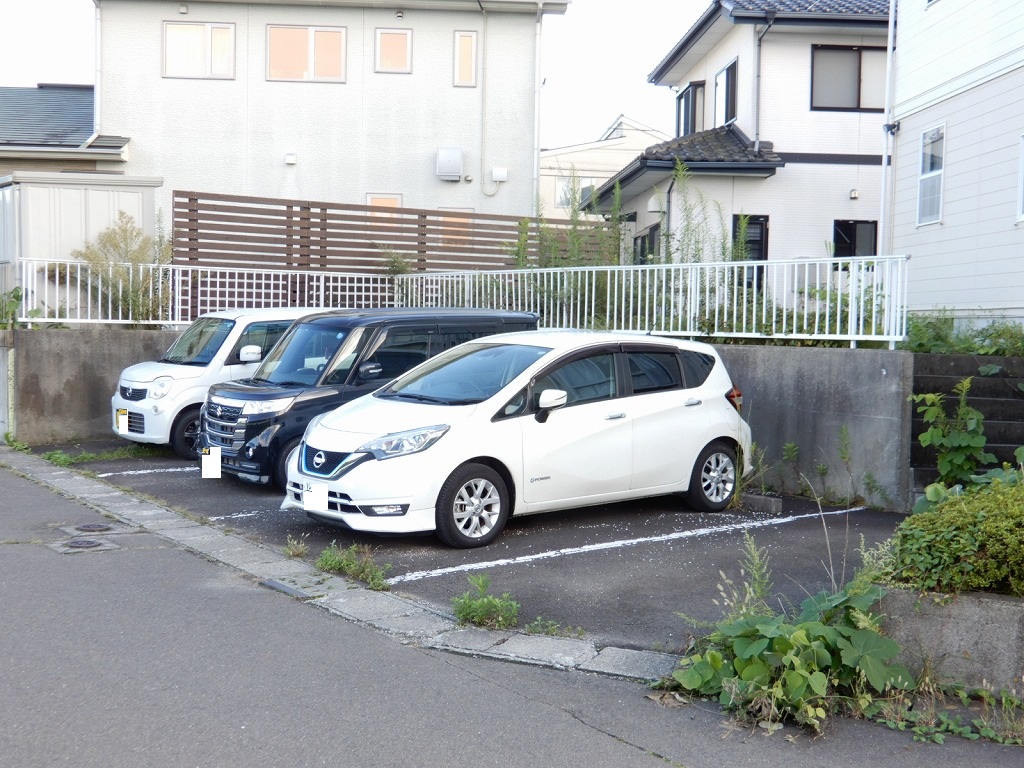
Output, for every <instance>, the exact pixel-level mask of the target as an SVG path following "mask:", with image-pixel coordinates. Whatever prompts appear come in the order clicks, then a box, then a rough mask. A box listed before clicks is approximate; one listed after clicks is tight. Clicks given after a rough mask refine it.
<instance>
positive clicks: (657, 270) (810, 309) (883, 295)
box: [16, 256, 908, 347]
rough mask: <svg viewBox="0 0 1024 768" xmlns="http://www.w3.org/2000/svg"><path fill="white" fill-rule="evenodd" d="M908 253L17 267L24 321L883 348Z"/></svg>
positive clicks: (896, 336)
mask: <svg viewBox="0 0 1024 768" xmlns="http://www.w3.org/2000/svg"><path fill="white" fill-rule="evenodd" d="M907 263H908V258H907V257H906V256H875V257H866V258H856V259H771V260H768V261H735V262H714V263H711V262H699V263H687V264H656V265H647V266H625V267H576V268H564V269H524V270H501V271H464V272H434V273H431V272H427V273H413V274H406V275H399V276H397V277H392V276H390V275H386V274H366V273H342V272H324V271H306V272H298V271H296V272H292V271H287V270H267V269H234V268H229V267H222V268H211V267H193V266H186V265H179V264H172V265H142V266H138V265H136V266H129V265H107V266H104V267H102V268H98V269H97V268H95V267H92V266H90V265H89V264H86V263H84V262H80V261H40V260H31V259H26V260H21V261H20V262H18V264H17V265H16V266H17V279H16V282H17V284H18V285H19V286H20V287H21V289H22V301H21V306H20V309H19V311H18V314H17V320H18V321H19V322H22V323H33V324H34V323H117V324H134V325H138V324H179V323H187V322H189V321H191V320H192V319H193V318H195V317H196V316H197V315H199V314H202V313H204V312H209V311H213V310H217V309H233V308H259V307H284V306H296V307H303V306H310V307H313V306H315V307H371V306H395V305H399V306H434V307H438V306H449V307H452V306H473V307H488V308H494V309H516V310H525V311H531V312H536V313H537V314H538V315H540V318H541V325H542V326H543V327H548V328H554V327H574V328H606V329H610V330H631V331H645V332H646V331H650V332H656V333H666V334H672V335H678V336H690V337H707V338H716V337H717V338H770V337H784V338H788V339H816V340H829V341H835V342H846V343H849V344H850V345H851V346H856V345H857V343H858V342H862V341H875V342H886V343H888V345H889V346H890V347H891V346H894V345H895V343H896V342H897V341H900V340H901V339H903V338H904V336H905V335H906V321H907V313H906V289H907V276H906V271H907Z"/></svg>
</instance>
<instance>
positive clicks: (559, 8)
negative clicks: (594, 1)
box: [154, 0, 570, 14]
mask: <svg viewBox="0 0 1024 768" xmlns="http://www.w3.org/2000/svg"><path fill="white" fill-rule="evenodd" d="M154 1H158V2H165V0H154ZM216 2H219V3H221V4H225V3H226V4H229V5H252V4H253V3H257V4H259V5H285V6H289V5H290V6H295V5H316V6H337V7H339V8H346V7H347V8H365V7H374V6H376V7H385V8H401V9H402V10H405V11H481V10H483V11H487V12H488V13H530V14H534V13H538V12H540V13H545V14H552V13H558V14H564V13H565V11H566V8H568V6H569V2H570V0H544V2H538V0H402V2H400V3H390V2H384V1H383V0H216ZM197 4H203V5H205V4H206V3H205V2H203V0H199V2H198V3H197Z"/></svg>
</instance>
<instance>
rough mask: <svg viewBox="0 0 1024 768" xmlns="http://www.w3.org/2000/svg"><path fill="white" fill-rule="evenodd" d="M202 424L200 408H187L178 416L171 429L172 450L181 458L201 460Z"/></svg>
mask: <svg viewBox="0 0 1024 768" xmlns="http://www.w3.org/2000/svg"><path fill="white" fill-rule="evenodd" d="M201 429H202V424H201V423H200V420H199V408H187V409H185V410H184V411H182V412H181V413H180V414H178V418H177V419H175V420H174V426H173V427H171V448H173V449H174V452H175V453H176V454H178V455H179V456H180V457H181V458H183V459H187V460H188V461H197V460H198V459H199V431H200V430H201Z"/></svg>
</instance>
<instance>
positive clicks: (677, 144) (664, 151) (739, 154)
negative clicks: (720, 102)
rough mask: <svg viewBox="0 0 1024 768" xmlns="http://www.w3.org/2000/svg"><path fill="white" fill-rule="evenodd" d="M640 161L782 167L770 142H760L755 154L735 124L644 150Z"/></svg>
mask: <svg viewBox="0 0 1024 768" xmlns="http://www.w3.org/2000/svg"><path fill="white" fill-rule="evenodd" d="M643 157H646V158H649V159H653V160H670V161H672V162H673V163H674V162H675V161H676V160H681V161H682V162H684V163H686V165H688V166H693V165H702V164H704V163H726V164H728V165H731V166H740V165H763V166H766V167H773V168H778V167H780V166H782V165H785V163H783V161H782V158H780V157H779V156H778V155H777V154H775V152H774V151H773V147H772V144H771V142H768V141H762V142H761V144H760V146H759V147H758V150H757V151H756V152H755V151H754V145H753V143H752V142H751V141H750V140H749V139H748V138H747V137H746V135H744V133H743V131H741V130H740V129H739V128H737V127H736V124H735V123H729V125H723V126H719V127H718V128H712V129H710V130H707V131H700V132H699V133H692V134H690V135H689V136H680V137H679V138H676V139H672V140H671V141H665V142H662V143H661V144H655V145H654V146H653V147H648V148H647V149H645V150H644V154H643Z"/></svg>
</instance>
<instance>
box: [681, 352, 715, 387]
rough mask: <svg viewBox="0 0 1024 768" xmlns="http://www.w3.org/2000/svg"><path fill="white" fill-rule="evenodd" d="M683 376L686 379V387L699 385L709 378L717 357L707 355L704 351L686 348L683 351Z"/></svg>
mask: <svg viewBox="0 0 1024 768" xmlns="http://www.w3.org/2000/svg"><path fill="white" fill-rule="evenodd" d="M682 361H683V377H684V378H685V379H686V388H687V389H692V388H693V387H699V386H700V385H701V384H703V383H704V382H705V381H707V380H708V376H710V375H711V371H712V369H714V367H715V358H714V357H712V356H711V355H705V354H704V353H703V352H691V351H690V350H684V351H683V353H682Z"/></svg>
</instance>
